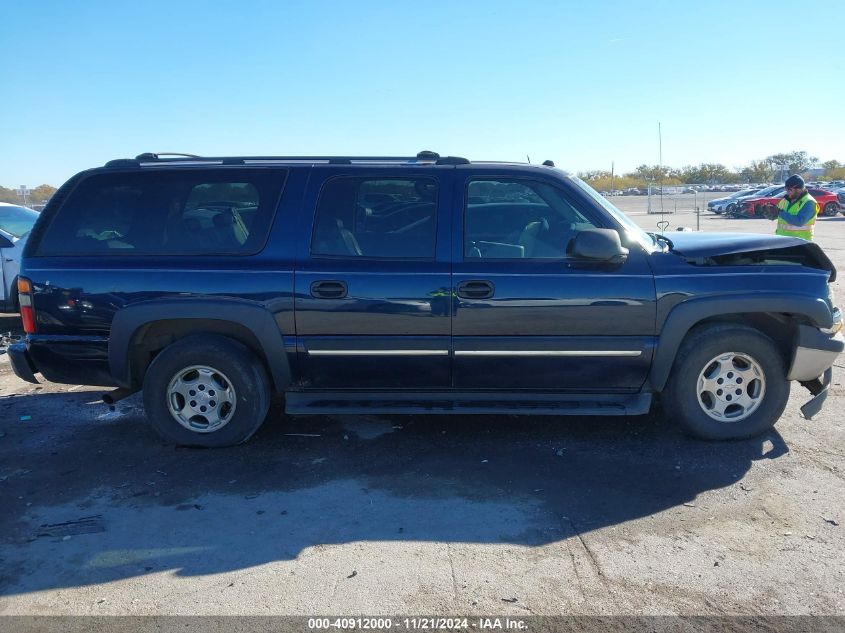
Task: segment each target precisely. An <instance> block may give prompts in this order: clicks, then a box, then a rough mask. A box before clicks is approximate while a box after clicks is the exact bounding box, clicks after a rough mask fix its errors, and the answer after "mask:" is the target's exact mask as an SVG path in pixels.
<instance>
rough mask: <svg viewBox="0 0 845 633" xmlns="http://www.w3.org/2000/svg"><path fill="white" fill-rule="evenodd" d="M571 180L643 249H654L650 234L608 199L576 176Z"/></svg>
mask: <svg viewBox="0 0 845 633" xmlns="http://www.w3.org/2000/svg"><path fill="white" fill-rule="evenodd" d="M570 178H571V179H572V182H574V183H575V184H576V185H578V187H579V188H580V189H581V190H583V191H584V192H585V193H586V194H587V195H589V196H590V197H591V198H592V199H593V200H595V201H596V202H598V203H599V204H600V205H601V206H602V207H603V208H604V210H605V211H607V212H608V213H609V214H610V215H612V216H613V218H614V219H615V220H616V221H617V222H619V224H621V225H622V226H623V227H625V232H626V233H627V235H628V237H630V238H631V239H632V240H634V241H636V242H637V243H639V244H640V245H641V246H642V247H643V248H645V249H646V250H648V251H651V250H653V249H654V240H653V239H652V238H651V236H649V234H648V233H646V232H645V231H643V230H642V229H641V228H640V227H639V226H637V225H636V224H635V223H634V221H633V220H631V218H629V217H628V216H627V215H625V214H624V213H622V212H621V211H620V210H619V209H617V208H616V207H615V206H613V205H612V204H610V202H609V201H608V200H607V198H605V197H604V196H603V195H601V194H600V193H598V192H597V191H596V190H595V189H593V188H592V187H591V186H590V185H588V184H587V183H586V182H584V181H583V180H581V179H580V178H577V177H576V176H570Z"/></svg>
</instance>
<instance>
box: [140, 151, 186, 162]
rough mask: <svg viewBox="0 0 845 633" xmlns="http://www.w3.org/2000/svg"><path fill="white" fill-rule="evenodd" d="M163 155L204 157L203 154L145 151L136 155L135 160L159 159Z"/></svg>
mask: <svg viewBox="0 0 845 633" xmlns="http://www.w3.org/2000/svg"><path fill="white" fill-rule="evenodd" d="M162 156H178V157H180V158H202V156H197V155H196V154H181V153H179V152H158V153H155V154H154V153H153V152H144V153H143V154H138V155H137V156H136V157H135V160H144V161H148V160H158V159H159V158H161V157H162Z"/></svg>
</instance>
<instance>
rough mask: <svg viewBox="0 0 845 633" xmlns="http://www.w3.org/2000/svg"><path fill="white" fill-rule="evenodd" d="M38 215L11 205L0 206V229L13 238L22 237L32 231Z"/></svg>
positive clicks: (24, 208)
mask: <svg viewBox="0 0 845 633" xmlns="http://www.w3.org/2000/svg"><path fill="white" fill-rule="evenodd" d="M37 219H38V214H37V213H36V212H35V211H33V210H32V209H27V208H26V207H18V206H15V205H13V204H10V205H8V206H7V205H0V229H3V230H4V231H6V233H9V234H11V235H14V236H15V237H22V236H24V235H26V234H27V233H29V232H30V230H32V225H33V224H35V221H36V220H37Z"/></svg>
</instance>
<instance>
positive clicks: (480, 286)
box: [458, 279, 496, 299]
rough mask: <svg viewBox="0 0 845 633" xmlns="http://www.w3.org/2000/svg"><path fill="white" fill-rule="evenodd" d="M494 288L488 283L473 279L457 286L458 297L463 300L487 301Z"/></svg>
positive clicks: (494, 290)
mask: <svg viewBox="0 0 845 633" xmlns="http://www.w3.org/2000/svg"><path fill="white" fill-rule="evenodd" d="M495 292H496V288H495V287H494V286H493V284H492V283H491V282H489V281H484V280H479V279H473V280H470V281H462V282H461V283H459V284H458V296H459V297H462V298H464V299H489V298H490V297H492V296H493V293H495Z"/></svg>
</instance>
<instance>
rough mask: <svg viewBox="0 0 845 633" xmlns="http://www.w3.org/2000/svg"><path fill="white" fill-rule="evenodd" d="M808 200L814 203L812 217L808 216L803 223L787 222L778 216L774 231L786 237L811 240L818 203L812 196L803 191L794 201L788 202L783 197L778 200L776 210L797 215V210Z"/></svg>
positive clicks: (817, 212)
mask: <svg viewBox="0 0 845 633" xmlns="http://www.w3.org/2000/svg"><path fill="white" fill-rule="evenodd" d="M808 201H811V202H812V203H813V204H814V205H816V212H815V213H814V214H813V217H812V218H810V221H809V222H807V224H804V225H798V224H790V223H789V222H787V221H786V220H784V219H783V218H781V217H780V216H778V228H777V230H776V231H775V233H776V234H777V235H786V236H787V237H800V238H801V239H802V240H807V241H808V242H812V241H813V227H814V226H815V224H816V216H817V215H818V214H819V203H818V202H816V200H815V198H813V196H811V195H810V194H809V193H805V194H804V195H803V196H801V197H800V198H798V200H796V201H795V202H790V201H789V199H788V198H784V199H783V200H781V201H780V202H778V210H779V211H786V213H787V214H788V215H798V212H799V211H800V210H801V208H802V207H803V206H804V204H805V203H806V202H808Z"/></svg>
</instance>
